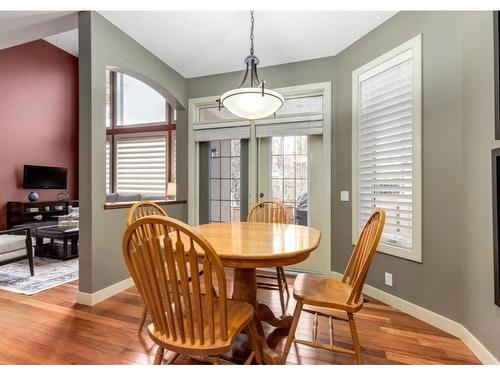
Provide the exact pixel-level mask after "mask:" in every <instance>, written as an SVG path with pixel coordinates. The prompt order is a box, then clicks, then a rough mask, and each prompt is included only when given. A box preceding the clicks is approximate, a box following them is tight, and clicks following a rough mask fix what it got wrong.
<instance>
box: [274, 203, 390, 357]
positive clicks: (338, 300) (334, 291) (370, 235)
mask: <svg viewBox="0 0 500 375" xmlns="http://www.w3.org/2000/svg"><path fill="white" fill-rule="evenodd" d="M384 224H385V211H384V210H377V211H375V212H374V213H373V214H372V215H371V217H370V219H369V220H368V222H367V223H366V225H365V227H364V228H363V231H362V232H361V235H360V236H359V238H358V241H357V243H356V246H355V247H354V250H353V253H352V255H351V258H350V259H349V263H348V264H347V267H346V269H345V272H344V275H343V277H342V279H341V280H334V279H331V278H327V277H321V276H317V275H306V274H300V275H298V276H297V278H296V279H295V283H294V286H293V297H294V298H295V299H296V300H297V304H296V306H295V311H294V314H293V321H292V325H291V327H290V331H289V334H288V338H287V341H286V344H285V348H284V351H283V357H282V362H283V364H284V363H285V362H286V358H287V356H288V352H289V351H290V347H291V345H292V341H294V342H296V343H298V344H303V345H307V346H311V347H313V348H319V349H325V350H329V351H332V352H340V353H345V354H352V355H354V356H355V357H356V362H357V363H358V364H362V363H363V356H362V353H361V345H360V343H359V338H358V331H357V329H356V324H355V322H354V315H353V314H354V313H355V312H357V311H359V310H360V309H361V308H362V307H363V295H362V290H363V285H364V282H365V278H366V274H367V273H368V268H369V267H370V263H371V260H372V258H373V254H375V251H376V250H377V246H378V243H379V241H380V237H381V236H382V231H383V230H384ZM335 310H336V311H337V312H338V311H339V310H340V311H343V312H346V313H347V318H343V317H339V316H335V315H333V312H334V311H335ZM302 311H304V312H307V313H310V314H314V323H313V335H312V336H313V341H306V340H298V339H295V338H294V337H295V331H296V329H297V324H298V323H299V319H300V314H301V312H302ZM318 316H323V317H326V318H328V320H329V327H330V335H329V336H330V345H326V344H322V343H319V342H317V341H316V338H317V337H316V336H317V332H318V328H317V327H318V326H317V324H318ZM333 319H336V320H342V321H345V322H348V323H349V329H350V331H351V337H352V341H353V350H349V349H345V348H341V347H339V346H335V345H333Z"/></svg>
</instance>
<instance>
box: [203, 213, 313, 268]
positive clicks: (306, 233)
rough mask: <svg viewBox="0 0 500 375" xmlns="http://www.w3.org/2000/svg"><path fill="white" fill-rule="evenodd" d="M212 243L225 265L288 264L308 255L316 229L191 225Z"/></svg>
mask: <svg viewBox="0 0 500 375" xmlns="http://www.w3.org/2000/svg"><path fill="white" fill-rule="evenodd" d="M194 228H195V229H196V230H197V231H198V232H200V233H201V234H202V235H203V236H204V237H205V238H206V239H207V240H208V242H210V243H211V244H212V246H213V247H214V249H215V251H216V252H217V254H219V256H220V257H221V260H222V262H223V263H224V265H225V266H226V267H232V268H264V267H277V266H288V265H291V264H296V263H300V262H302V261H303V260H305V259H307V257H309V254H310V253H311V251H313V250H315V249H316V248H317V247H318V245H319V241H320V239H321V233H320V231H319V230H317V229H314V228H310V227H305V226H302V225H294V224H270V223H249V222H231V223H210V224H204V225H200V226H197V227H194Z"/></svg>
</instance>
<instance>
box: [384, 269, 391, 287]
mask: <svg viewBox="0 0 500 375" xmlns="http://www.w3.org/2000/svg"><path fill="white" fill-rule="evenodd" d="M385 285H389V286H392V273H389V272H386V273H385Z"/></svg>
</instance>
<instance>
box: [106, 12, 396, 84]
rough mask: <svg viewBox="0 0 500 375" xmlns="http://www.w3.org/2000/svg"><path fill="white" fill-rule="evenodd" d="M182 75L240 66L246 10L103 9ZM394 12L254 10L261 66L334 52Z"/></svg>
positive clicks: (247, 19) (245, 51) (244, 46)
mask: <svg viewBox="0 0 500 375" xmlns="http://www.w3.org/2000/svg"><path fill="white" fill-rule="evenodd" d="M100 13H101V14H102V15H103V16H104V17H106V18H107V19H108V20H109V21H111V22H112V23H114V24H115V25H116V26H118V27H119V28H120V29H121V30H123V31H124V32H125V33H127V34H128V35H130V36H131V37H132V38H134V39H135V40H136V41H138V42H139V43H140V44H142V45H143V46H144V47H145V48H147V49H148V50H149V51H151V52H152V53H154V54H155V55H156V56H158V57H159V58H160V59H161V60H163V61H164V62H165V63H167V64H168V65H169V66H171V67H172V68H173V69H175V70H176V71H177V72H179V73H180V74H181V75H182V76H184V77H186V78H191V77H198V76H204V75H210V74H217V73H225V72H231V71H237V70H241V69H243V60H244V58H245V57H246V56H247V55H248V54H249V48H250V42H249V32H250V14H249V13H250V12H244V11H211V12H202V11H102V12H100ZM396 13H397V12H394V11H302V12H299V11H283V12H282V11H256V12H255V32H254V34H255V54H256V55H257V56H258V57H259V59H260V61H261V63H260V66H268V65H276V64H283V63H289V62H294V61H302V60H309V59H315V58H320V57H326V56H333V55H336V54H337V53H339V52H340V51H342V50H343V49H345V48H347V47H348V46H350V45H351V44H352V43H354V42H355V41H356V40H358V39H359V38H361V37H362V36H363V35H365V34H367V33H368V32H369V31H370V30H372V29H374V28H375V27H377V26H378V25H380V24H381V23H383V22H384V21H386V20H387V19H389V18H390V17H392V16H393V15H394V14H396Z"/></svg>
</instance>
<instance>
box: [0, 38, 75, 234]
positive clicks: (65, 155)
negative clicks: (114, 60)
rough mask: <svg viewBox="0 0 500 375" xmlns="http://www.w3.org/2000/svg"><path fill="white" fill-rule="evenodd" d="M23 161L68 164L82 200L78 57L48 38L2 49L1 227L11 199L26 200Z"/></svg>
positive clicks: (49, 193) (71, 185)
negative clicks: (79, 161)
mask: <svg viewBox="0 0 500 375" xmlns="http://www.w3.org/2000/svg"><path fill="white" fill-rule="evenodd" d="M24 164H34V165H48V166H57V167H66V168H68V189H67V191H68V192H69V193H70V194H71V197H72V198H73V199H77V198H78V58H76V57H74V56H73V55H70V54H69V53H67V52H65V51H63V50H61V49H59V48H57V47H55V46H54V45H52V44H50V43H48V42H46V41H44V40H37V41H34V42H30V43H26V44H23V45H20V46H15V47H11V48H7V49H3V50H0V230H1V229H4V228H5V227H6V222H7V201H27V200H28V199H27V197H28V194H29V192H30V191H29V190H24V189H23V187H22V184H23V166H24ZM36 192H37V193H38V194H39V196H40V200H52V199H55V198H56V195H57V194H58V193H59V192H61V191H60V190H36Z"/></svg>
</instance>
